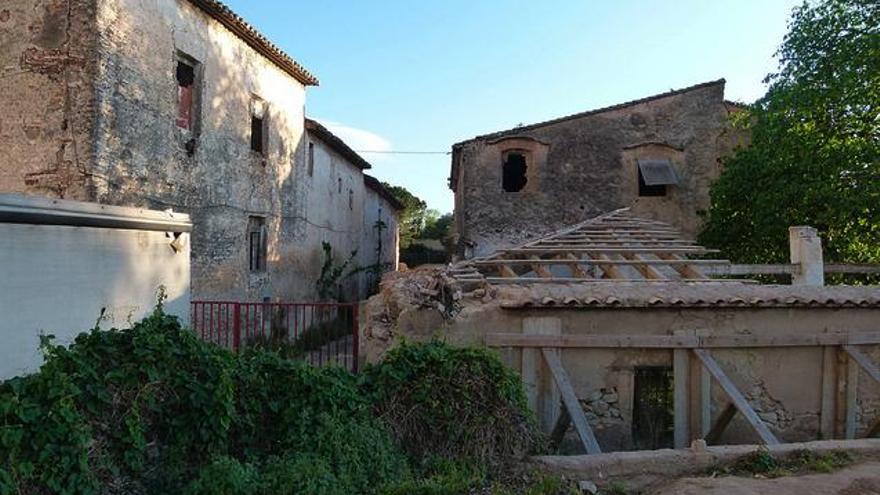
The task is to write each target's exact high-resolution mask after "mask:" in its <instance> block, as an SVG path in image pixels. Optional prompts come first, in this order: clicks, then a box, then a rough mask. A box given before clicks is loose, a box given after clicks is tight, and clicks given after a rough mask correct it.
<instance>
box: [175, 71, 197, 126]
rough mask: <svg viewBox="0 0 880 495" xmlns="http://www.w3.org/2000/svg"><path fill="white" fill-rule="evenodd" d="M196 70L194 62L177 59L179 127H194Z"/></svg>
mask: <svg viewBox="0 0 880 495" xmlns="http://www.w3.org/2000/svg"><path fill="white" fill-rule="evenodd" d="M195 83H196V70H195V67H194V66H193V64H190V63H187V62H186V61H183V60H178V61H177V127H180V128H181V129H189V130H192V128H193V114H194V113H195V111H194V110H195V98H194V94H195V86H196V84H195Z"/></svg>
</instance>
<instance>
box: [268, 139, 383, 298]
mask: <svg viewBox="0 0 880 495" xmlns="http://www.w3.org/2000/svg"><path fill="white" fill-rule="evenodd" d="M307 136H308V141H307V142H308V143H311V144H312V145H313V146H314V148H313V149H314V164H313V166H312V167H311V169H312V173H311V174H309V166H308V163H307V162H304V166H303V167H302V169H301V170H299V171H298V174H297V183H298V189H297V190H298V193H299V194H301V197H302V209H301V210H300V211H299V212H298V214H299V215H301V216H302V217H303V218H305V219H307V220H306V221H305V222H304V229H303V234H302V236H301V237H299V240H298V242H297V244H298V245H299V247H298V248H297V249H291V250H290V251H288V254H287V256H285V257H284V258H282V259H281V260H280V262H281V263H284V264H289V265H290V266H292V267H293V270H294V271H295V273H296V275H295V276H296V277H298V278H299V279H301V280H305V281H308V282H309V284H310V285H306V286H303V287H301V288H299V290H295V294H294V295H295V297H297V298H300V299H302V298H313V297H315V295H316V294H315V285H314V284H315V282H316V281H317V280H318V277H319V276H320V274H321V265H322V264H323V262H324V254H323V250H322V243H323V242H326V243H328V244H330V246H331V247H332V249H333V250H332V252H333V256H334V260H335V262H336V263H337V264H338V263H343V262H345V261H346V260H348V259H351V257H352V256H351V255H352V252H354V251H357V252H358V253H357V255H356V257H355V258H354V260H353V265H356V264H357V262H358V260H359V259H360V256H361V254H363V253H362V251H368V250H369V249H370V246H366V245H364V246H362V245H361V242H362V237H361V236H362V229H363V222H364V220H363V219H364V211H365V210H364V208H365V203H364V201H365V195H366V192H365V189H366V188H365V187H364V179H363V173H362V171H361V169H360V168H358V167H357V166H355V165H354V164H352V163H351V162H350V161H349V160H347V159H345V158H344V157H342V156H341V155H340V154H339V153H337V152H336V151H335V150H334V149H332V148H331V147H330V146H328V145H327V144H326V143H325V142H324V141H322V140H321V139H320V138H319V137H317V136H315V135H313V134H311V133H307ZM306 147H307V145H306ZM306 154H308V151H306ZM306 160H308V157H306ZM341 285H342V293H343V297H344V298H345V299H346V300H349V301H357V300H359V299H360V286H359V277H349V278H346V279H345V280H343V281H342V284H341Z"/></svg>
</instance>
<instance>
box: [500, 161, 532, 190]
mask: <svg viewBox="0 0 880 495" xmlns="http://www.w3.org/2000/svg"><path fill="white" fill-rule="evenodd" d="M527 170H528V164H527V160H526V153H525V152H523V151H510V152H507V153H505V154H504V164H503V165H502V178H501V187H503V188H504V190H505V191H507V192H519V191H522V190H523V188H524V187H526V183H527V182H528V181H529V179H528V177H526V171H527Z"/></svg>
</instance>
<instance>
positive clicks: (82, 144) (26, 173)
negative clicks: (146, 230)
mask: <svg viewBox="0 0 880 495" xmlns="http://www.w3.org/2000/svg"><path fill="white" fill-rule="evenodd" d="M95 4H96V0H29V1H21V0H4V1H0V81H2V82H0V87H2V91H0V109H2V111H0V143H2V151H0V158H2V160H0V161H2V163H0V191H4V192H20V193H28V194H35V195H43V196H51V197H56V198H85V197H86V196H87V193H88V180H87V177H88V175H87V173H86V170H87V167H88V165H89V163H90V159H91V157H92V153H93V149H92V143H91V139H90V137H91V130H92V124H93V121H94V111H93V106H92V104H93V101H94V99H93V95H94V73H95V70H96V61H97V57H96V53H95V41H96V36H95V33H94V30H93V29H92V28H93V21H94V16H95V7H96V6H95Z"/></svg>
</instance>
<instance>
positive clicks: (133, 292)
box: [0, 195, 190, 379]
mask: <svg viewBox="0 0 880 495" xmlns="http://www.w3.org/2000/svg"><path fill="white" fill-rule="evenodd" d="M0 196H2V195H0ZM0 199H2V198H0ZM0 202H2V201H0ZM64 203H68V204H69V203H70V202H64ZM172 240H173V238H171V237H168V236H167V234H166V233H165V232H160V231H147V230H124V229H116V228H96V227H72V226H65V225H37V224H20V223H4V222H2V221H0V342H2V345H0V379H4V378H9V377H12V376H15V375H19V374H22V373H26V372H31V371H35V370H36V369H37V368H38V367H39V365H40V364H41V363H42V357H41V355H40V353H39V350H38V346H39V336H40V334H52V335H55V336H56V337H57V338H58V342H59V343H69V342H70V341H72V340H73V339H74V338H75V337H76V336H77V335H78V334H79V333H81V332H83V331H87V330H89V329H91V328H93V327H94V326H95V323H96V322H97V320H98V318H99V316H100V314H101V310H102V308H104V310H105V314H104V320H103V321H102V322H101V326H102V328H110V327H118V328H126V327H128V326H129V325H130V323H132V322H136V321H138V320H139V319H141V318H143V317H144V316H145V315H147V314H148V313H149V312H150V311H152V310H153V308H154V307H155V305H156V292H157V290H158V288H159V286H164V287H165V289H166V293H167V295H168V299H167V301H166V303H165V309H166V312H167V313H169V314H173V315H176V316H178V317H180V318H181V319H182V320H183V322H184V323H188V321H189V302H190V290H189V286H190V269H189V255H190V252H189V234H186V233H183V234H180V241H179V242H180V246H181V249H180V251H179V252H175V251H174V249H172V247H171V245H170V244H171V241H172Z"/></svg>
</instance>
